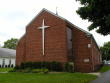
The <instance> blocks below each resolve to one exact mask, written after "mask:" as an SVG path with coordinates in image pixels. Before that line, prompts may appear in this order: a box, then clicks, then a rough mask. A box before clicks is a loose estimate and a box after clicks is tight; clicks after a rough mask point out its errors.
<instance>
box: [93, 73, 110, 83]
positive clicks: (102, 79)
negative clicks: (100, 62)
mask: <svg viewBox="0 0 110 83" xmlns="http://www.w3.org/2000/svg"><path fill="white" fill-rule="evenodd" d="M91 83H110V71H108V72H105V73H103V74H102V75H101V76H99V77H98V78H97V79H96V80H94V81H92V82H91Z"/></svg>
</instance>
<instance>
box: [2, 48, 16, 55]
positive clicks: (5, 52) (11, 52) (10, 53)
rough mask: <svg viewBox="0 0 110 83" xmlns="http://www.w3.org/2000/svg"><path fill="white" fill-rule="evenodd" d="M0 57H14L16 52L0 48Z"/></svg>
mask: <svg viewBox="0 0 110 83" xmlns="http://www.w3.org/2000/svg"><path fill="white" fill-rule="evenodd" d="M0 57H16V50H12V49H8V48H0Z"/></svg>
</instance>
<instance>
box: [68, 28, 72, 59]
mask: <svg viewBox="0 0 110 83" xmlns="http://www.w3.org/2000/svg"><path fill="white" fill-rule="evenodd" d="M67 42H68V55H69V58H73V43H72V29H71V28H70V27H67Z"/></svg>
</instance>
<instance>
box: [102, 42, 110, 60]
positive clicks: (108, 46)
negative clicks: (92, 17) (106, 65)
mask: <svg viewBox="0 0 110 83" xmlns="http://www.w3.org/2000/svg"><path fill="white" fill-rule="evenodd" d="M100 50H101V53H102V59H103V60H110V42H107V43H105V44H104V45H103V46H102V47H100Z"/></svg>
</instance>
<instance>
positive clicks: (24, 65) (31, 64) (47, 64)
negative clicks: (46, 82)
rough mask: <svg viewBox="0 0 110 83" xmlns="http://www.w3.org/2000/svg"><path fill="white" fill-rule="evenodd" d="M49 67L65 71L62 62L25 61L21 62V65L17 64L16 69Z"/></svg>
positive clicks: (53, 69) (49, 68)
mask: <svg viewBox="0 0 110 83" xmlns="http://www.w3.org/2000/svg"><path fill="white" fill-rule="evenodd" d="M27 68H30V69H48V70H51V71H63V67H62V64H61V63H60V62H55V61H53V62H25V63H21V65H20V66H16V67H15V68H14V69H17V70H18V69H21V70H24V69H27Z"/></svg>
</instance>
